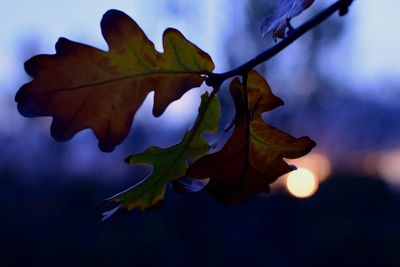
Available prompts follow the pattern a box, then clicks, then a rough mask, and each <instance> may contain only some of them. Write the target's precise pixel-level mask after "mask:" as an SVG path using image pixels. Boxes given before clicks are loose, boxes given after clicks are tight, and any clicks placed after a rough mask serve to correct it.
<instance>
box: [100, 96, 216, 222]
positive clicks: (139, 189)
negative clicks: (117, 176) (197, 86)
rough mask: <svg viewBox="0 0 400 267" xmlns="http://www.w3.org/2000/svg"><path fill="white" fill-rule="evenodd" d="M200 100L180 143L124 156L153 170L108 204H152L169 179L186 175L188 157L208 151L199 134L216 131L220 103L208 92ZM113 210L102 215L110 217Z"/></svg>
mask: <svg viewBox="0 0 400 267" xmlns="http://www.w3.org/2000/svg"><path fill="white" fill-rule="evenodd" d="M201 100H202V101H201V104H200V107H199V112H198V114H199V115H198V117H197V120H196V123H195V125H194V127H193V129H192V130H191V131H189V132H186V134H185V136H184V138H183V140H182V141H181V142H180V143H178V144H176V145H174V146H171V147H169V148H160V147H150V148H148V149H147V150H146V151H144V152H142V153H139V154H136V155H132V156H130V157H128V158H127V159H126V161H127V162H128V163H131V164H150V165H152V166H153V172H152V173H151V174H150V175H149V176H148V177H147V178H146V179H144V180H143V181H141V182H139V183H138V184H136V185H134V186H133V187H131V188H129V189H127V190H126V191H124V192H121V193H119V194H117V195H115V196H113V197H111V198H109V199H107V200H106V202H107V203H120V206H119V209H120V210H128V211H131V210H132V209H135V208H141V209H147V208H151V207H155V206H157V205H158V204H159V203H160V202H161V201H162V200H163V199H164V194H165V189H166V186H167V184H168V182H169V181H173V180H177V179H179V178H182V177H183V176H185V174H186V170H187V168H188V160H195V159H197V158H199V157H201V156H203V155H205V154H207V153H208V151H209V149H210V146H209V144H208V143H207V141H206V140H204V139H203V137H202V134H203V133H207V132H216V131H217V125H218V119H219V116H220V106H219V102H218V99H217V98H216V97H215V96H214V97H211V98H210V97H209V95H208V93H205V94H203V95H202V97H201ZM115 211H116V210H113V211H112V212H111V213H106V215H105V216H106V217H109V216H110V215H111V214H112V213H113V212H115Z"/></svg>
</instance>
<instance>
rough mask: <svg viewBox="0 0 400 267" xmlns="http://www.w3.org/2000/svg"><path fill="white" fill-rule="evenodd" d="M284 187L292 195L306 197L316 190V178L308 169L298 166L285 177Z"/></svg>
mask: <svg viewBox="0 0 400 267" xmlns="http://www.w3.org/2000/svg"><path fill="white" fill-rule="evenodd" d="M286 188H287V190H288V191H289V192H290V194H292V195H293V196H295V197H298V198H306V197H310V196H312V195H313V194H314V193H315V192H316V191H317V189H318V180H317V178H316V177H315V175H314V174H313V173H312V172H311V171H310V170H308V169H305V168H299V169H297V170H295V171H292V172H291V173H289V175H288V177H287V179H286Z"/></svg>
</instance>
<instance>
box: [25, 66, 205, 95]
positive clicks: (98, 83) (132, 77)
mask: <svg viewBox="0 0 400 267" xmlns="http://www.w3.org/2000/svg"><path fill="white" fill-rule="evenodd" d="M171 74H182V75H185V74H193V75H207V74H209V72H208V71H155V72H151V73H138V74H130V75H125V76H121V77H116V78H112V79H108V80H103V81H98V82H92V83H85V84H81V85H77V86H73V87H66V88H59V89H50V90H49V91H46V92H41V93H37V94H35V95H32V96H30V97H31V98H34V97H38V96H43V95H51V94H55V93H59V92H67V91H74V90H79V89H88V88H90V87H95V86H99V85H104V84H107V83H113V82H118V81H122V80H129V79H136V78H144V77H146V76H153V75H171Z"/></svg>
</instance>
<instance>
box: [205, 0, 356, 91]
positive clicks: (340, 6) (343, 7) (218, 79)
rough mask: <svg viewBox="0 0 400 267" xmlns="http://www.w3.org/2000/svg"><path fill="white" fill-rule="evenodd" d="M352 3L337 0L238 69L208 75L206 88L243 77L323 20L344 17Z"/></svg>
mask: <svg viewBox="0 0 400 267" xmlns="http://www.w3.org/2000/svg"><path fill="white" fill-rule="evenodd" d="M352 2H353V0H338V1H337V2H335V3H334V4H332V5H331V6H330V7H328V8H326V9H325V10H323V11H321V12H320V13H319V14H317V15H316V16H315V17H313V18H311V19H310V20H308V21H306V22H305V23H303V24H302V25H300V26H299V27H298V28H297V29H293V30H292V31H290V32H289V34H288V36H287V37H285V38H284V39H283V40H282V41H280V42H279V43H277V44H276V45H274V46H272V47H271V48H269V49H267V50H265V51H263V52H262V53H260V54H259V55H257V56H256V57H254V58H252V59H250V60H249V61H248V62H246V63H244V64H243V65H240V66H239V67H236V68H234V69H232V70H230V71H227V72H224V73H211V74H209V76H208V78H207V79H206V84H207V85H208V86H212V87H214V88H219V87H220V86H221V84H222V83H223V82H224V81H225V80H226V79H229V78H231V77H234V76H238V75H244V74H245V73H246V72H248V71H250V70H252V69H253V68H254V67H255V66H257V65H259V64H260V63H263V62H265V61H267V60H269V59H271V58H272V57H274V56H275V55H277V54H278V53H279V52H281V51H282V50H283V49H285V48H286V47H287V46H289V45H290V44H291V43H293V42H294V41H296V40H297V39H298V38H299V37H301V36H302V35H303V34H305V33H306V32H308V31H309V30H311V29H312V28H314V27H316V26H317V25H318V24H320V23H321V22H323V21H324V20H326V19H327V18H329V17H330V16H331V15H332V14H334V13H335V12H337V11H339V15H341V16H343V15H345V14H346V13H347V11H348V8H349V6H350V5H351V3H352Z"/></svg>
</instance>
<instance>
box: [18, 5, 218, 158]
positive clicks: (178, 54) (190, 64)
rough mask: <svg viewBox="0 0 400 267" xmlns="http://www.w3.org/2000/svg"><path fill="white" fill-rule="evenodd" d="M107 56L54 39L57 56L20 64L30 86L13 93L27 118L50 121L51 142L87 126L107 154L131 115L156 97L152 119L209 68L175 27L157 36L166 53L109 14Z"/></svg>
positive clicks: (210, 64)
mask: <svg viewBox="0 0 400 267" xmlns="http://www.w3.org/2000/svg"><path fill="white" fill-rule="evenodd" d="M101 29H102V34H103V36H104V38H105V40H106V42H107V44H108V45H109V50H108V51H107V52H106V51H102V50H99V49H97V48H94V47H91V46H88V45H84V44H81V43H77V42H72V41H70V40H67V39H65V38H60V39H59V41H58V42H57V44H56V54H54V55H38V56H35V57H33V58H31V59H30V60H28V61H27V62H26V63H25V70H26V72H27V73H28V74H29V75H31V76H32V77H33V81H31V82H30V83H27V84H25V85H24V86H22V87H21V89H20V91H19V92H18V93H17V95H16V101H17V102H18V109H19V112H20V113H21V114H22V115H24V116H27V117H37V116H52V117H53V118H54V119H53V122H52V125H51V134H52V136H53V137H54V138H55V139H56V140H59V141H66V140H69V139H70V138H72V136H73V135H75V134H76V133H77V132H79V131H81V130H83V129H86V128H91V129H92V130H93V131H94V133H95V135H96V137H97V138H98V140H99V147H100V149H101V150H103V151H112V150H113V149H114V148H115V146H116V145H118V144H120V143H121V142H122V141H123V140H124V139H125V138H126V136H127V135H128V133H129V130H130V128H131V124H132V121H133V118H134V116H135V113H136V111H137V110H138V108H139V107H140V105H141V104H142V102H143V101H144V99H145V97H146V96H147V94H148V93H149V92H151V91H154V92H155V93H154V108H153V114H154V115H155V116H160V115H161V114H162V113H163V112H164V110H165V109H166V107H167V106H168V105H169V104H170V103H171V102H173V101H175V100H177V99H179V98H180V97H181V96H182V95H183V94H184V93H185V92H187V91H188V90H190V89H191V88H194V87H198V86H200V85H201V83H202V82H203V81H204V79H205V75H206V74H208V73H210V72H211V71H212V70H213V69H214V64H213V62H212V60H211V58H210V57H209V55H208V54H206V53H204V52H203V51H202V50H200V49H199V48H198V47H197V46H195V45H194V44H192V43H191V42H189V41H188V40H187V39H185V37H184V36H183V35H182V34H181V33H180V32H179V31H177V30H175V29H167V30H166V31H165V32H164V36H163V45H164V52H163V53H160V52H158V51H156V50H155V48H154V44H153V43H152V42H151V41H150V40H149V39H148V38H147V36H146V35H145V33H144V32H143V31H142V29H141V28H140V27H139V26H138V25H137V24H136V22H135V21H133V20H132V19H131V18H130V17H129V16H128V15H126V14H125V13H123V12H121V11H117V10H109V11H107V13H105V15H104V16H103V19H102V21H101Z"/></svg>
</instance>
